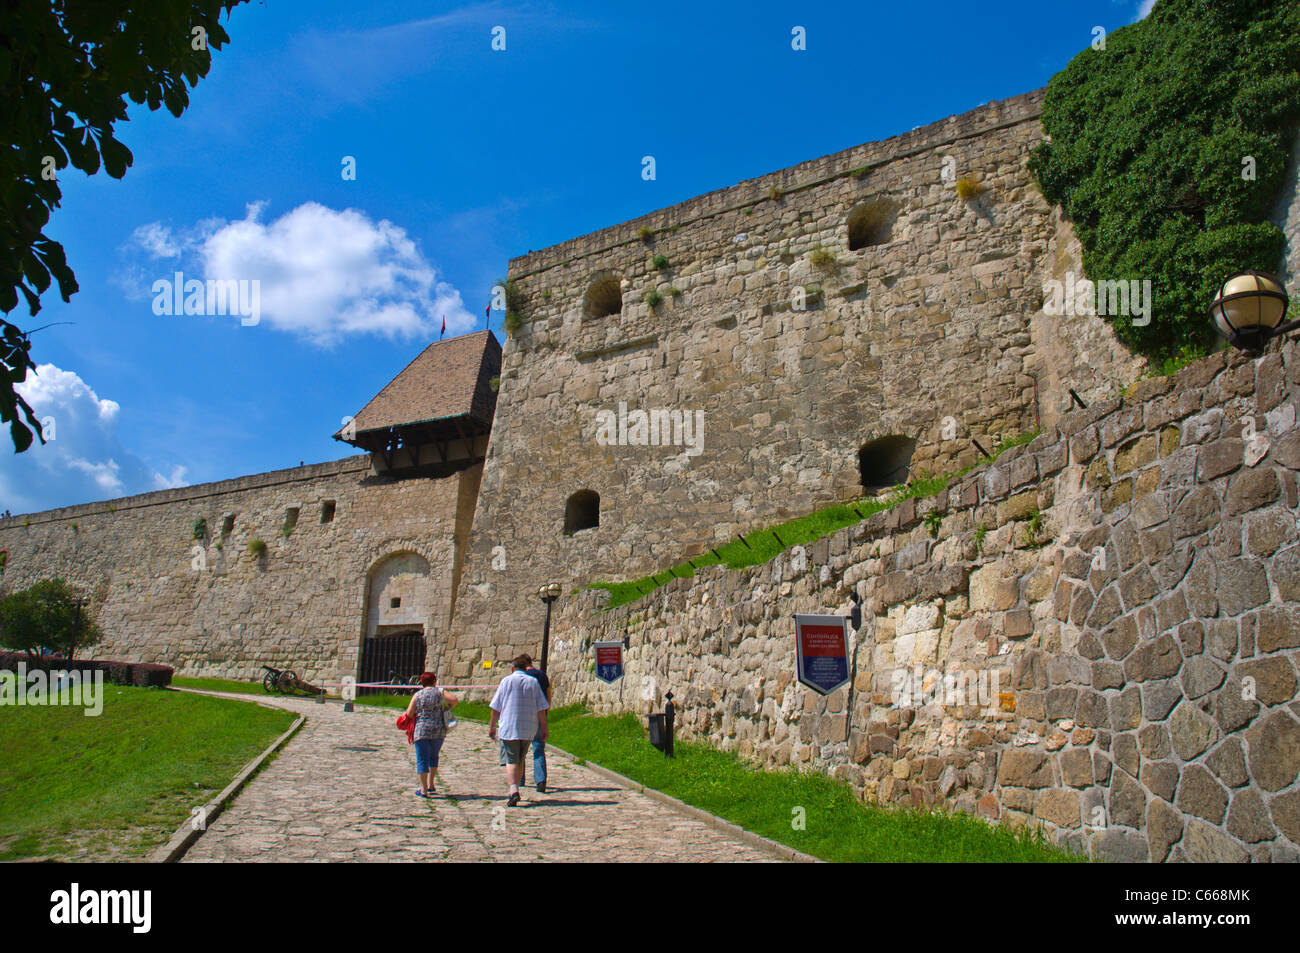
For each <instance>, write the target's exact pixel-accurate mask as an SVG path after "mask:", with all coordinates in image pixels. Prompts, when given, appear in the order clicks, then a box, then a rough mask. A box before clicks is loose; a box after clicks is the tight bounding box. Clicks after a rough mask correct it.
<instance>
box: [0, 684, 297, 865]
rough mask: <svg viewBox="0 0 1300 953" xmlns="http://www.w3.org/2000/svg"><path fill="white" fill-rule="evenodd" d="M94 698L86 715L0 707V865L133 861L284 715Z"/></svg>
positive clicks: (124, 690) (144, 698) (287, 719)
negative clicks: (34, 860)
mask: <svg viewBox="0 0 1300 953" xmlns="http://www.w3.org/2000/svg"><path fill="white" fill-rule="evenodd" d="M104 691H105V694H104V708H103V712H102V713H101V714H100V715H99V716H97V717H87V716H86V715H85V714H84V713H83V711H84V709H82V708H80V707H75V708H74V707H71V706H68V707H62V706H50V707H39V708H15V707H10V706H6V707H5V708H3V709H0V861H8V860H17V859H20V858H23V857H54V858H58V859H75V860H133V859H140V858H141V857H143V855H145V854H146V853H147V852H148V851H150V850H152V849H153V848H155V847H157V846H158V845H160V844H163V843H165V842H166V841H167V839H168V838H170V837H171V835H172V833H173V832H174V831H175V830H176V829H177V828H178V827H179V826H180V825H181V823H182V822H183V821H184V820H185V819H186V818H188V817H190V808H192V807H198V806H199V805H201V804H204V803H206V802H207V801H209V800H210V799H211V798H212V797H213V796H214V795H215V794H216V793H217V792H218V791H220V790H221V789H222V788H224V787H225V786H226V785H227V784H229V783H230V781H231V780H232V779H233V778H234V776H235V775H236V774H238V773H239V771H240V769H241V768H243V766H244V765H245V764H247V763H248V762H249V761H251V760H252V759H253V758H254V757H256V756H257V755H258V754H259V753H260V752H261V751H262V750H263V749H265V748H266V746H267V745H269V744H270V743H271V742H272V741H274V740H275V738H276V737H277V736H278V735H280V734H281V733H282V732H284V731H285V730H286V729H287V728H288V727H289V725H291V724H292V723H293V718H294V716H293V715H292V714H290V713H289V712H282V711H272V710H269V709H266V708H261V707H259V706H257V705H248V704H244V703H242V702H232V701H226V700H222V699H219V698H203V697H201V696H197V695H189V694H185V693H184V692H172V691H163V690H160V689H152V688H129V687H123V686H114V685H106V686H105V690H104Z"/></svg>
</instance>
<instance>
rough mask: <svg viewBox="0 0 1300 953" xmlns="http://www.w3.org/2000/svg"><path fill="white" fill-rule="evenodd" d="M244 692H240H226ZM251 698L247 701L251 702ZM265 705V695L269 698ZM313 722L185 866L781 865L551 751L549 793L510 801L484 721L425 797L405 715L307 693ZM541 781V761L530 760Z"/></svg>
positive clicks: (300, 703) (305, 709) (306, 708)
mask: <svg viewBox="0 0 1300 953" xmlns="http://www.w3.org/2000/svg"><path fill="white" fill-rule="evenodd" d="M229 697H236V696H229ZM243 698H245V699H247V698H248V696H243ZM259 700H261V699H259ZM276 704H278V705H280V706H281V707H284V708H286V709H289V710H291V711H296V712H300V713H302V714H305V715H306V716H307V723H306V724H304V725H303V726H302V728H301V729H300V730H299V732H298V734H297V735H295V736H294V737H293V739H292V740H291V741H290V742H289V743H288V744H287V745H286V746H285V747H284V748H283V749H282V750H281V751H280V754H279V756H278V757H277V758H276V759H275V761H274V762H273V763H272V764H271V765H270V766H269V767H267V768H266V769H264V770H263V771H262V772H261V773H260V774H259V775H258V776H257V777H256V778H254V779H253V780H252V781H251V782H250V783H249V784H248V786H247V787H245V788H244V790H243V791H241V792H240V793H239V795H238V796H237V797H236V798H235V800H234V801H233V802H232V803H231V804H230V805H229V806H228V807H227V808H226V810H225V811H224V812H222V814H221V815H220V816H219V817H217V818H216V819H215V820H214V821H213V822H212V824H211V826H210V827H209V828H208V830H207V831H206V832H205V833H204V834H203V836H202V837H200V838H199V840H198V842H197V843H195V845H194V846H193V847H191V848H190V850H189V851H188V852H187V853H186V855H185V857H184V858H183V861H184V862H203V861H206V862H214V861H217V862H220V861H225V862H230V861H235V862H248V861H335V862H337V861H411V860H456V861H538V860H545V861H598V862H611V861H614V862H618V861H660V862H664V861H689V862H701V861H706V862H707V861H769V862H770V861H777V860H778V859H779V858H776V857H774V856H773V855H771V854H768V853H766V852H764V851H761V850H759V849H757V848H755V847H751V846H750V845H748V844H746V843H744V842H742V841H739V840H736V839H734V838H732V837H730V836H729V835H727V834H725V833H723V832H721V831H718V830H715V829H713V828H711V827H709V826H708V825H707V824H705V823H703V822H701V821H697V820H695V819H693V818H689V817H686V816H684V815H682V814H679V813H678V812H676V811H674V810H672V809H670V808H668V807H666V806H664V805H662V804H660V803H659V802H657V801H655V800H653V799H651V798H649V797H646V796H645V795H644V794H640V793H638V792H635V791H629V790H627V789H626V788H623V787H620V786H618V785H616V784H614V783H613V782H611V781H607V780H606V779H604V778H602V777H600V776H599V775H597V774H595V773H594V772H592V771H590V770H588V769H587V768H585V767H583V766H582V765H578V764H575V763H573V761H571V760H570V759H569V758H566V757H564V756H563V755H561V754H559V753H558V752H556V751H554V749H550V750H548V757H547V763H548V767H549V772H550V777H549V778H548V781H547V787H548V788H549V790H548V791H547V793H545V794H539V793H537V791H536V790H534V789H532V788H531V787H528V788H525V789H524V790H523V800H522V801H521V802H520V804H519V806H517V807H513V808H509V807H506V788H505V779H504V772H503V771H502V769H501V768H500V767H499V766H498V765H497V758H496V744H495V743H494V742H492V741H490V740H489V739H488V737H487V728H486V726H484V725H481V724H476V723H472V722H466V721H462V722H461V724H460V726H459V727H457V728H455V729H454V730H453V731H452V732H451V734H450V735H449V736H448V739H447V742H446V744H445V745H444V746H443V749H442V756H441V761H440V765H439V777H438V783H437V788H438V792H439V796H438V797H437V798H434V799H431V800H425V799H424V798H419V797H416V796H415V793H414V792H415V787H416V781H415V749H414V747H412V746H411V745H408V744H407V742H406V736H405V735H404V734H403V733H402V732H400V731H398V730H397V729H396V728H395V727H394V725H393V721H394V720H395V719H396V717H397V712H393V711H390V710H389V709H368V708H366V707H365V706H361V705H358V706H357V710H356V711H354V712H351V713H346V712H344V711H343V709H342V706H341V705H339V704H337V703H332V704H327V705H317V704H314V703H313V702H309V701H305V700H297V699H276ZM528 771H529V780H530V781H531V779H532V763H531V761H530V762H529V766H528Z"/></svg>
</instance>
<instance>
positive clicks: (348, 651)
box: [0, 456, 482, 679]
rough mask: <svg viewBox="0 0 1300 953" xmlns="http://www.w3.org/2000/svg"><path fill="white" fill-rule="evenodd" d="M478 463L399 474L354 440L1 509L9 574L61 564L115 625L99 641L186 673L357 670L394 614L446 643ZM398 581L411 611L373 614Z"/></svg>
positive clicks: (433, 642) (12, 585)
mask: <svg viewBox="0 0 1300 953" xmlns="http://www.w3.org/2000/svg"><path fill="white" fill-rule="evenodd" d="M481 470H482V465H481V464H478V465H475V466H473V467H470V468H468V469H466V470H463V471H461V472H460V473H458V474H455V475H453V476H449V477H446V478H443V479H437V480H434V479H412V480H393V479H391V478H387V477H381V476H375V475H374V474H373V473H372V470H371V465H370V458H369V457H368V456H357V457H349V458H347V459H343V460H338V461H335V462H333V463H322V464H315V465H312V466H305V467H297V468H294V469H289V470H277V471H273V472H271V473H263V474H258V475H256V476H249V477H242V478H240V479H236V480H226V481H223V482H219V483H209V484H203V485H199V486H192V487H183V488H180V489H175V490H164V491H160V492H157V493H147V494H144V495H142V496H134V497H128V498H125V499H118V500H109V501H107V502H104V503H91V504H87V505H83V506H71V507H65V508H63V509H58V510H49V511H45V512H41V513H34V514H31V515H29V516H20V517H13V518H10V519H5V520H0V548H3V549H5V550H7V551H8V558H7V562H6V564H5V569H4V574H3V577H0V588H3V590H5V591H13V590H16V589H21V588H24V587H26V586H29V585H31V584H32V583H34V582H36V581H38V580H40V579H44V578H50V577H54V576H62V577H63V578H64V579H66V580H68V581H69V582H70V583H72V584H73V585H75V586H77V587H78V589H80V590H81V591H82V592H83V593H86V594H87V595H88V596H89V598H90V605H89V608H90V611H91V612H93V613H95V614H96V616H97V618H98V622H99V624H100V626H101V628H102V629H103V630H104V632H105V635H106V638H105V641H104V642H103V644H101V645H100V646H99V647H98V648H97V649H96V650H95V651H94V652H93V653H92V654H94V655H97V656H99V657H105V658H109V657H116V658H123V659H126V660H129V661H148V662H165V663H167V664H169V665H173V666H175V667H176V669H177V671H178V672H180V673H181V674H186V675H207V676H219V677H231V678H252V677H260V675H261V666H262V665H263V664H269V665H274V666H276V667H277V668H292V669H294V670H295V671H297V673H298V674H299V675H301V676H303V677H306V678H308V679H317V678H328V679H334V678H337V677H339V676H340V675H345V674H354V673H355V672H356V666H357V662H358V653H359V649H360V647H361V643H362V635H363V632H366V631H367V630H368V631H371V632H374V631H376V627H377V626H384V625H389V626H398V627H401V626H422V627H423V629H424V632H425V633H426V637H427V638H428V639H429V648H430V656H431V657H438V656H439V655H440V653H441V651H442V645H441V640H442V639H443V638H445V634H446V629H447V624H448V620H449V617H450V612H451V596H452V593H453V591H454V580H453V573H454V568H455V567H454V562H455V557H454V553H455V540H456V533H457V522H458V514H459V521H460V523H461V524H462V525H461V529H460V534H461V537H462V538H463V537H464V535H465V528H464V525H463V524H465V522H466V521H467V519H468V516H467V513H468V512H472V506H473V499H474V495H475V494H476V492H477V487H478V479H479V476H480V473H481ZM329 503H332V504H333V507H332V511H331V510H328V509H327V504H329ZM294 508H296V509H297V511H298V514H297V521H296V523H295V524H294V525H293V527H292V529H291V531H289V532H288V533H287V534H285V533H284V532H282V530H284V529H285V527H286V521H287V519H288V513H289V511H290V510H291V509H294ZM200 519H202V520H203V521H204V523H205V526H206V528H205V529H204V532H203V534H202V537H201V538H195V532H196V525H195V524H196V522H197V521H198V520H200ZM326 520H328V521H326ZM227 524H229V525H228V526H227ZM253 539H261V540H263V541H264V542H265V544H266V552H265V555H264V556H262V557H260V558H259V557H257V556H255V555H254V554H252V553H251V552H250V551H249V549H248V544H249V542H250V541H251V540H253ZM404 554H405V555H404ZM408 564H409V565H408ZM420 564H424V566H426V567H427V569H425V570H423V571H421V569H420ZM395 568H400V569H401V571H400V572H395V571H392V570H394V569H395ZM372 578H373V579H374V580H375V583H376V585H375V591H374V592H370V591H369V590H368V586H369V583H370V581H371V580H372ZM389 586H392V587H394V588H393V592H392V593H389V592H387V590H386V587H389ZM399 590H400V591H399ZM381 596H382V597H384V598H383V599H382V600H381V599H380V597H381ZM389 596H395V597H397V598H403V597H405V598H404V604H403V607H402V609H401V611H400V613H399V612H397V610H391V611H392V612H394V613H395V614H394V615H393V616H392V617H391V618H389V617H387V616H384V617H379V618H374V619H369V620H368V618H367V616H368V613H367V609H366V607H367V606H368V605H369V606H371V607H372V610H373V611H372V612H371V613H369V614H375V613H378V612H383V613H388V612H389V611H390V609H389V606H390V601H389V599H388V597H389ZM381 606H382V608H380V607H381Z"/></svg>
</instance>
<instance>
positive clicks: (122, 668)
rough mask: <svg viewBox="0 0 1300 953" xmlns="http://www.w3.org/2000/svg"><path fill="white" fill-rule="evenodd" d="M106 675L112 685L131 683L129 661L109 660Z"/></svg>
mask: <svg viewBox="0 0 1300 953" xmlns="http://www.w3.org/2000/svg"><path fill="white" fill-rule="evenodd" d="M106 675H107V677H108V680H109V681H110V682H112V683H113V684H114V685H130V684H132V673H131V663H130V662H109V663H108V671H107V672H106Z"/></svg>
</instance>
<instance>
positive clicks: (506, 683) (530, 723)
mask: <svg viewBox="0 0 1300 953" xmlns="http://www.w3.org/2000/svg"><path fill="white" fill-rule="evenodd" d="M489 707H490V708H491V709H492V710H493V711H494V712H496V713H497V714H498V716H499V718H498V720H497V737H498V738H500V739H501V740H502V741H532V740H533V738H534V737H535V736H536V735H537V728H538V719H537V713H538V712H539V711H545V710H546V709H548V708H550V707H551V706H550V704H549V703H548V702H547V701H546V695H545V694H543V692H542V686H541V683H540V682H538V681H537V679H535V678H533V677H532V676H531V675H529V674H527V673H526V672H511V673H510V674H509V675H507V676H506V677H505V678H503V679H501V684H500V685H498V686H497V690H496V694H495V695H493V696H492V702H491V704H490V706H489Z"/></svg>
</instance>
